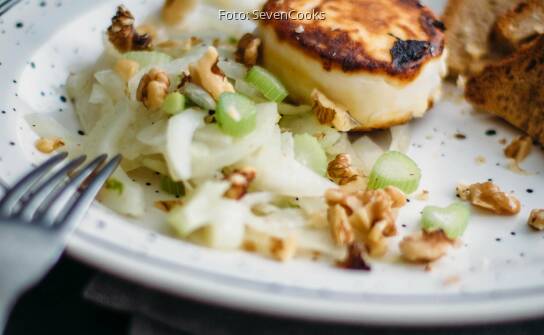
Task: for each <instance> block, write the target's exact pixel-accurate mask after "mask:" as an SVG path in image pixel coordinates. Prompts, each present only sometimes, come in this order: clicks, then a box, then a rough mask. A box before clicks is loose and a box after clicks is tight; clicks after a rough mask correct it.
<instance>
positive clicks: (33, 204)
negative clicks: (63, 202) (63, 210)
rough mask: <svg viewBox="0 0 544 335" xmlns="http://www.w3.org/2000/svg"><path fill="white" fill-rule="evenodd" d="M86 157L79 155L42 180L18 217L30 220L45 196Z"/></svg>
mask: <svg viewBox="0 0 544 335" xmlns="http://www.w3.org/2000/svg"><path fill="white" fill-rule="evenodd" d="M86 159H87V157H86V156H80V157H78V158H76V159H74V160H72V161H71V162H69V163H68V164H66V165H65V166H64V167H63V168H61V169H59V170H58V171H57V172H55V174H54V175H53V176H51V177H50V178H49V179H47V180H46V181H45V182H43V183H42V184H41V185H40V186H39V187H38V189H37V190H36V191H35V192H34V193H33V194H32V195H31V196H30V198H29V199H28V201H27V202H25V203H24V204H23V208H22V209H21V211H20V212H19V213H18V216H19V218H21V219H23V220H28V221H30V220H32V217H33V216H34V214H35V213H36V211H37V210H38V209H39V208H40V205H41V204H42V203H43V202H44V201H45V200H46V199H47V196H48V195H49V194H51V193H52V192H54V191H55V189H56V187H57V186H58V185H59V184H60V183H61V181H62V180H64V179H65V178H66V176H67V175H68V173H70V172H72V171H74V170H75V169H76V168H77V167H78V166H80V165H81V164H83V162H85V160H86Z"/></svg>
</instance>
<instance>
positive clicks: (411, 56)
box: [391, 39, 431, 69]
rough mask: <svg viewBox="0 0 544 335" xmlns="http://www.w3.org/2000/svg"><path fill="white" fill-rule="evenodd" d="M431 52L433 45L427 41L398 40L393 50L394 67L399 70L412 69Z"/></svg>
mask: <svg viewBox="0 0 544 335" xmlns="http://www.w3.org/2000/svg"><path fill="white" fill-rule="evenodd" d="M430 52H431V44H430V43H429V42H426V41H416V40H406V41H403V40H401V39H397V41H396V42H395V44H394V45H393V48H392V49H391V57H392V59H393V66H395V67H397V68H400V69H402V68H405V67H410V66H411V65H412V64H415V63H417V62H418V61H419V60H421V59H422V58H424V57H425V56H426V55H427V54H428V53H430Z"/></svg>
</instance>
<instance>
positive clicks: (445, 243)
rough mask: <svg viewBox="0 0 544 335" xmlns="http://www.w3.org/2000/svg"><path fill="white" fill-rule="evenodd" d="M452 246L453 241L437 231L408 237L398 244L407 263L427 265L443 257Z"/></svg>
mask: <svg viewBox="0 0 544 335" xmlns="http://www.w3.org/2000/svg"><path fill="white" fill-rule="evenodd" d="M452 245H453V241H451V240H450V239H448V238H447V237H446V234H444V232H442V231H441V230H439V231H435V232H432V233H427V232H423V231H421V232H417V233H414V234H411V235H408V236H406V237H405V238H404V239H403V240H402V241H401V242H400V245H399V247H400V252H401V255H402V257H403V258H404V259H405V260H407V261H408V262H414V263H427V262H432V261H435V260H437V259H439V258H441V257H442V256H444V255H445V254H446V252H447V251H448V249H449V248H450V247H451V246H452Z"/></svg>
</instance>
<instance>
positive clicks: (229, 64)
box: [217, 60, 247, 80]
mask: <svg viewBox="0 0 544 335" xmlns="http://www.w3.org/2000/svg"><path fill="white" fill-rule="evenodd" d="M217 66H218V67H219V69H221V71H223V73H224V74H225V76H227V77H228V78H231V79H236V80H238V79H244V78H245V77H246V74H247V68H246V67H245V66H244V65H243V64H240V63H237V62H233V61H229V60H220V61H219V62H218V63H217Z"/></svg>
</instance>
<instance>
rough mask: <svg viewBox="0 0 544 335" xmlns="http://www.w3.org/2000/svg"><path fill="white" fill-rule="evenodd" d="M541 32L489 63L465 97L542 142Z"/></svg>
mask: <svg viewBox="0 0 544 335" xmlns="http://www.w3.org/2000/svg"><path fill="white" fill-rule="evenodd" d="M543 82H544V35H539V37H537V38H536V39H535V40H533V41H531V42H529V43H527V44H524V45H523V46H521V47H520V49H519V50H518V51H517V52H516V53H514V54H513V55H512V56H510V57H508V58H506V59H504V60H501V61H499V62H496V63H493V64H490V65H488V66H487V67H486V68H485V69H484V70H483V72H482V73H481V74H480V75H478V76H475V77H473V78H471V79H470V80H469V81H468V82H467V85H466V91H465V96H466V98H467V99H468V100H469V101H470V102H471V103H472V104H473V105H474V107H476V108H478V109H482V110H485V111H488V112H490V113H492V114H495V115H497V116H499V117H501V118H503V119H505V120H506V121H508V122H509V123H511V124H512V125H514V126H516V127H517V128H520V129H522V130H524V131H525V132H527V134H529V135H530V136H532V137H533V138H534V139H536V140H538V141H539V142H540V143H541V144H544V85H543V84H542V83H543Z"/></svg>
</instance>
